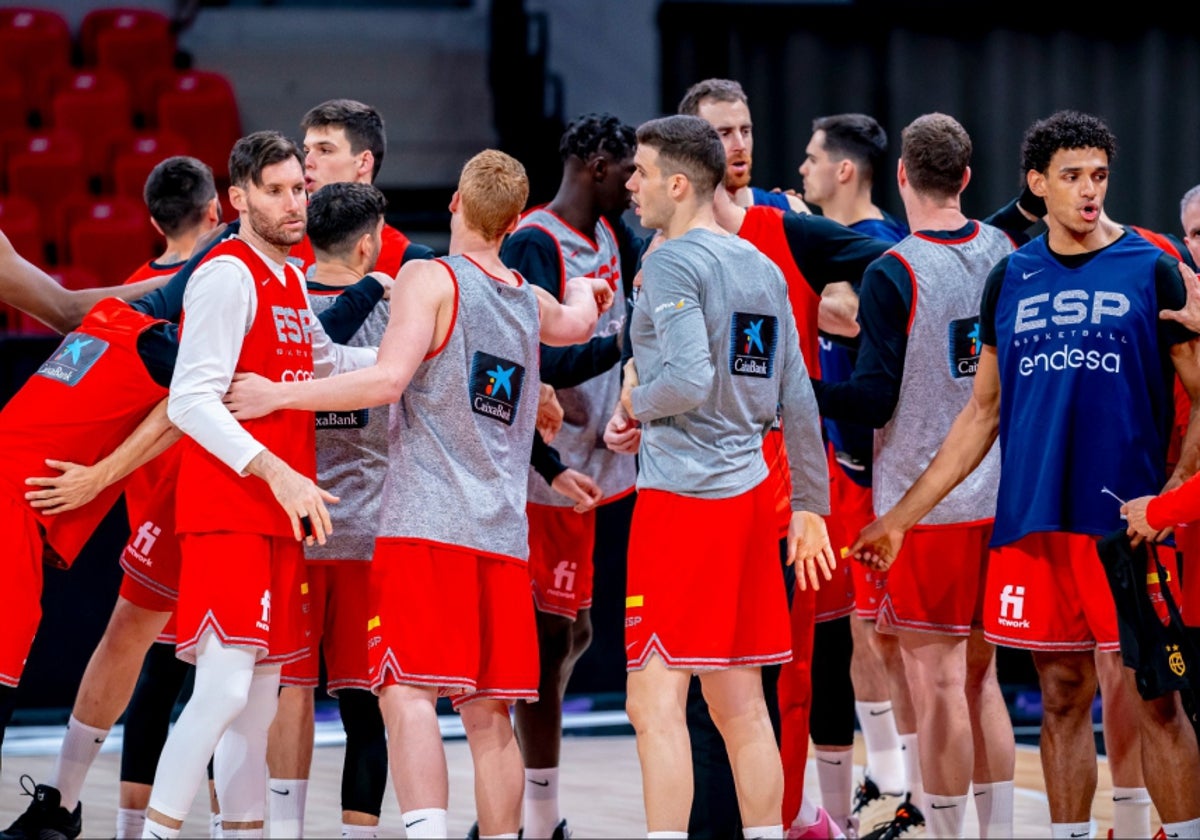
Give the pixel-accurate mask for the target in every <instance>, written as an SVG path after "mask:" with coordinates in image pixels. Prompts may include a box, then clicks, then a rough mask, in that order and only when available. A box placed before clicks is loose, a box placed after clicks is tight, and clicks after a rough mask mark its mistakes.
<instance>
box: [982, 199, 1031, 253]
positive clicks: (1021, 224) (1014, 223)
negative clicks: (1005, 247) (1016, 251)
mask: <svg viewBox="0 0 1200 840" xmlns="http://www.w3.org/2000/svg"><path fill="white" fill-rule="evenodd" d="M1019 204H1020V198H1014V199H1013V200H1012V201H1010V202H1008V204H1005V205H1004V206H1003V207H1001V208H1000V209H999V210H997V211H996V212H995V213H993V214H992V215H990V216H988V217H987V218H986V219H983V222H984V223H985V224H989V225H991V226H992V227H998V228H1000V230H1002V231H1004V232H1005V233H1007V234H1008V235H1009V238H1011V239H1012V241H1013V242H1014V243H1016V245H1017V246H1018V247H1019V246H1021V245H1024V244H1025V243H1026V242H1028V241H1029V239H1030V237H1029V229H1030V228H1032V227H1034V226H1035V225H1037V224H1038V223H1037V222H1031V221H1029V219H1027V218H1025V214H1023V213H1022V212H1021V210H1020V208H1019V207H1018V205H1019Z"/></svg>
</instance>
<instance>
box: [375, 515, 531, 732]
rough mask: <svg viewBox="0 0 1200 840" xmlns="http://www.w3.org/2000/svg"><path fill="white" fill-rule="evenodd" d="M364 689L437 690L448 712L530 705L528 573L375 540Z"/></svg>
mask: <svg viewBox="0 0 1200 840" xmlns="http://www.w3.org/2000/svg"><path fill="white" fill-rule="evenodd" d="M369 603H370V611H369V613H370V616H371V618H370V619H369V620H368V622H367V648H368V656H369V659H370V663H371V688H372V690H374V691H375V693H376V694H378V693H379V690H380V689H381V688H383V687H384V686H386V685H392V684H398V685H421V686H429V687H436V688H437V689H438V692H439V694H441V695H442V696H446V697H450V698H452V704H453V706H454V708H456V709H457V708H458V707H459V706H461V705H462V704H464V703H469V702H471V701H472V700H483V699H488V700H508V701H510V702H511V701H516V700H528V701H534V700H537V696H538V694H537V686H538V675H539V663H538V641H537V623H536V620H535V619H534V615H533V601H532V600H531V599H530V597H529V570H528V569H527V568H525V564H524V563H522V562H520V561H517V560H513V559H511V558H499V557H495V556H490V555H482V554H479V553H477V552H474V551H471V550H469V549H464V548H459V547H456V546H446V545H441V544H435V543H428V542H419V541H415V540H405V539H395V538H382V537H381V538H380V539H378V540H376V542H375V558H374V560H372V561H371V585H370V594H369Z"/></svg>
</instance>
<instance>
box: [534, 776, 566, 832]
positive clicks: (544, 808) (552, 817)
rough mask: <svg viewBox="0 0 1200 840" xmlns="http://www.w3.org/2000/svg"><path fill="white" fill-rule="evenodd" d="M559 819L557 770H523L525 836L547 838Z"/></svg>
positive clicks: (560, 817)
mask: <svg viewBox="0 0 1200 840" xmlns="http://www.w3.org/2000/svg"><path fill="white" fill-rule="evenodd" d="M560 819H562V816H561V815H560V814H559V812H558V768H557V767H543V768H541V769H535V768H532V767H527V768H525V836H526V837H530V838H541V837H549V836H550V835H551V834H553V833H554V829H555V828H557V827H558V821H559V820H560Z"/></svg>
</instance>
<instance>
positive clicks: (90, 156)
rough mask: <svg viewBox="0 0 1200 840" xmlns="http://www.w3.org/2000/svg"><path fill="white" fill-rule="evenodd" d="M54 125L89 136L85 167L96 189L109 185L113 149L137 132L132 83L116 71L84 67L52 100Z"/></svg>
mask: <svg viewBox="0 0 1200 840" xmlns="http://www.w3.org/2000/svg"><path fill="white" fill-rule="evenodd" d="M50 111H51V114H52V115H53V116H52V125H53V127H54V128H65V129H69V130H71V131H74V132H75V133H76V134H78V135H79V136H80V137H85V138H87V143H86V144H85V145H84V150H83V152H84V166H85V167H86V168H87V173H88V177H89V178H90V179H91V185H92V191H93V192H96V193H99V192H100V191H101V190H102V189H104V188H105V187H106V186H108V184H107V183H106V182H107V180H108V165H109V150H110V149H111V148H112V146H113V145H114V144H115V143H116V142H117V141H118V140H119V139H121V138H123V137H127V136H128V135H129V134H130V133H131V132H132V131H133V105H132V104H131V100H130V94H129V85H128V83H127V82H126V81H125V79H124V78H123V77H122V76H121V75H120V74H119V73H117V72H115V71H113V70H105V69H102V68H97V69H93V70H81V71H79V72H77V73H72V74H70V75H68V76H66V77H64V78H63V79H62V81H61V82H60V84H59V86H58V87H57V88H56V89H55V92H54V95H53V97H52V99H51V101H50Z"/></svg>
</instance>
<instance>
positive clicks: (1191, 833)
mask: <svg viewBox="0 0 1200 840" xmlns="http://www.w3.org/2000/svg"><path fill="white" fill-rule="evenodd" d="M1162 830H1163V834H1165V835H1167V836H1168V837H1200V818H1197V819H1194V820H1187V821H1185V822H1174V823H1167V822H1165V823H1163V824H1162Z"/></svg>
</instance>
